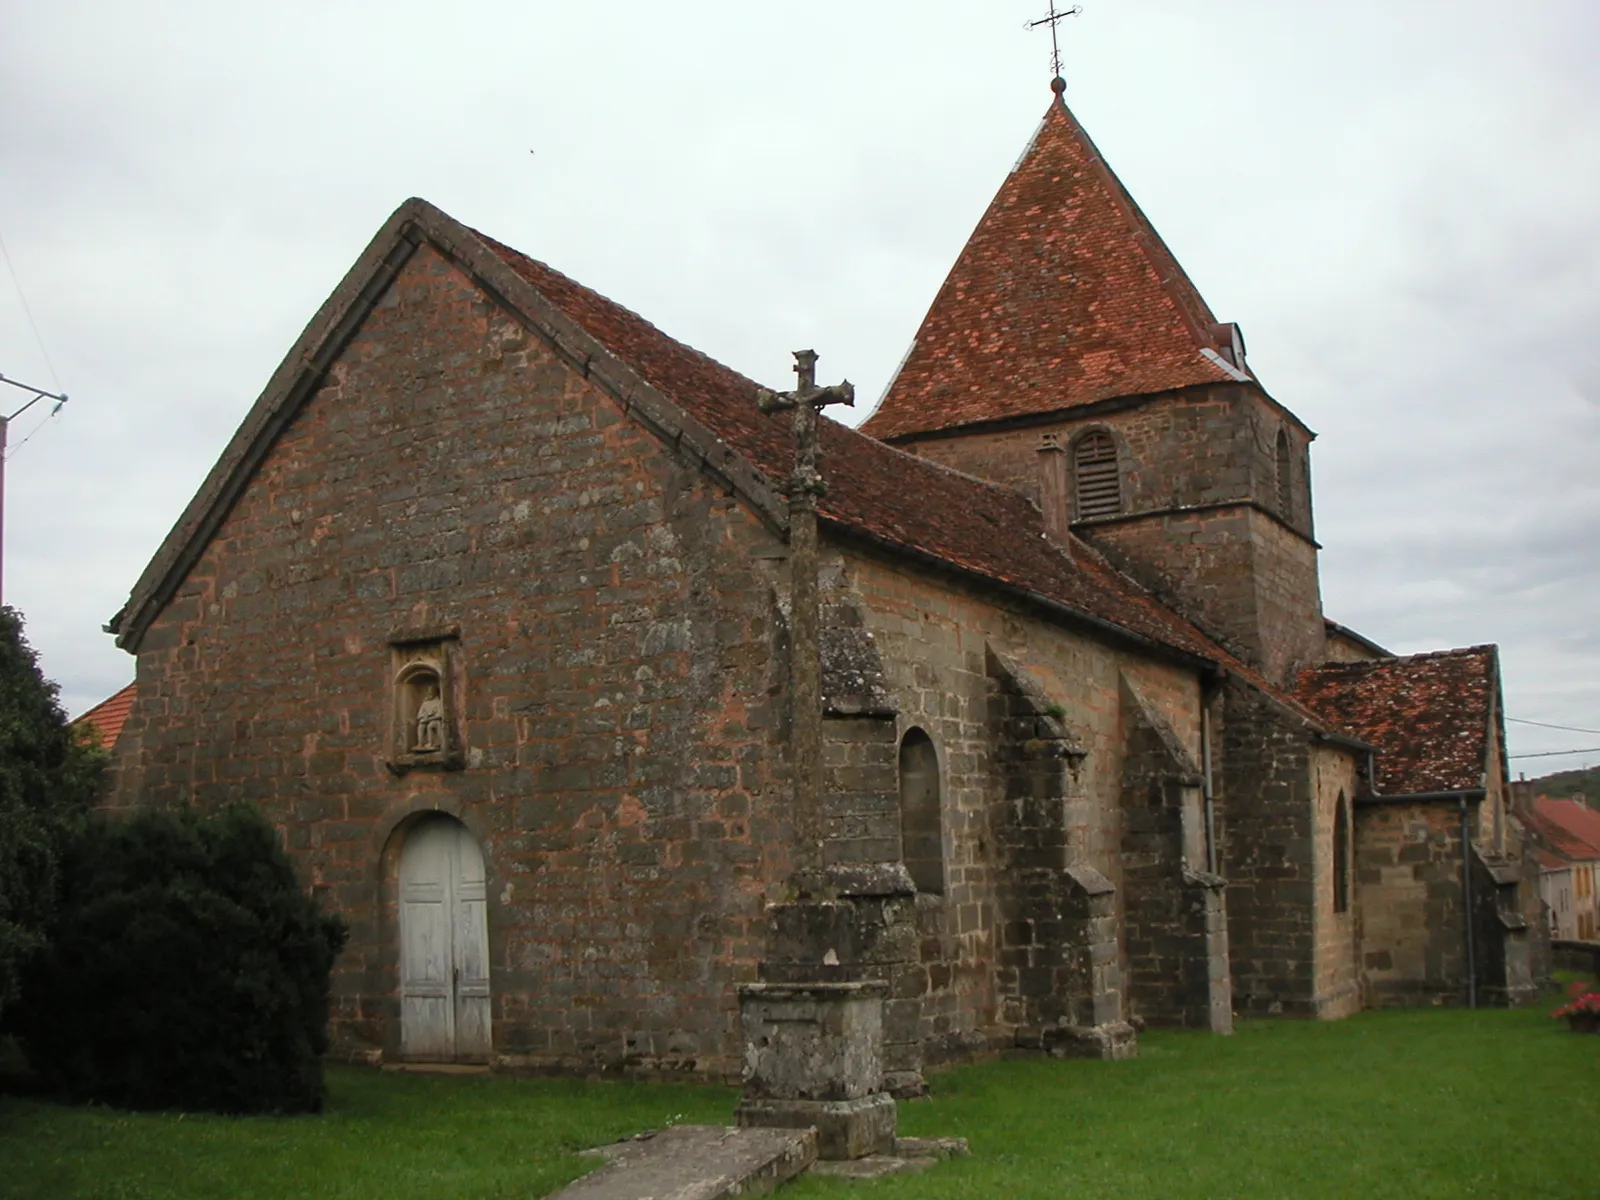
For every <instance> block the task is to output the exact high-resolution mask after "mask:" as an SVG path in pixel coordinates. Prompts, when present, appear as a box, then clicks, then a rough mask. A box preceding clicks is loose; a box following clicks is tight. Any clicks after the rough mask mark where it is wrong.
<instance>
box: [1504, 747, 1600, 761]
mask: <svg viewBox="0 0 1600 1200" xmlns="http://www.w3.org/2000/svg"><path fill="white" fill-rule="evenodd" d="M1563 754H1600V746H1587V747H1584V748H1583V749H1581V750H1540V751H1539V752H1538V753H1537V754H1508V755H1506V757H1507V758H1560V757H1561V756H1562V755H1563Z"/></svg>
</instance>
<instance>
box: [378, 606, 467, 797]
mask: <svg viewBox="0 0 1600 1200" xmlns="http://www.w3.org/2000/svg"><path fill="white" fill-rule="evenodd" d="M458 638H459V635H458V633H457V632H456V630H455V629H454V628H453V627H450V628H442V629H441V628H435V629H423V630H404V631H400V632H397V633H395V634H393V635H392V636H391V637H390V639H389V669H390V676H389V678H390V681H391V683H390V687H391V689H392V692H391V698H390V710H389V712H390V717H389V746H390V751H389V755H388V758H387V762H388V766H389V769H390V770H392V771H395V772H396V773H403V772H405V771H408V770H412V769H414V768H423V769H429V770H445V771H459V770H461V769H463V768H464V767H465V766H466V750H465V747H464V746H463V744H462V739H463V733H464V730H463V728H462V726H461V716H460V713H459V712H458V710H457V708H456V705H457V703H458V702H459V698H460V696H461V686H462V680H461V674H460V670H461V668H460V643H459V640H458Z"/></svg>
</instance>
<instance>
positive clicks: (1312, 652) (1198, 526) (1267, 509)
mask: <svg viewBox="0 0 1600 1200" xmlns="http://www.w3.org/2000/svg"><path fill="white" fill-rule="evenodd" d="M1280 430H1282V431H1284V432H1285V434H1286V436H1287V437H1288V438H1289V443H1290V455H1289V467H1290V486H1289V494H1290V506H1289V509H1288V510H1287V512H1280V511H1279V507H1278V495H1277V462H1276V448H1277V435H1278V432H1279V431H1280ZM1092 431H1104V432H1106V433H1109V434H1110V435H1111V437H1112V438H1113V439H1114V441H1115V442H1116V445H1117V456H1118V469H1119V473H1120V479H1121V485H1122V506H1123V507H1122V515H1120V516H1114V517H1097V518H1092V519H1090V520H1087V521H1082V522H1077V521H1076V516H1077V514H1076V511H1075V510H1074V512H1073V516H1074V518H1075V523H1074V529H1075V530H1076V531H1077V532H1079V533H1080V534H1082V535H1084V536H1086V537H1088V538H1089V539H1090V540H1091V541H1093V542H1094V543H1095V545H1097V546H1099V547H1100V548H1102V549H1103V550H1104V551H1105V552H1106V553H1107V554H1108V555H1110V556H1111V557H1112V559H1113V560H1114V561H1115V562H1116V563H1117V565H1118V566H1120V567H1122V568H1123V569H1124V570H1126V571H1128V572H1129V573H1130V574H1132V575H1133V576H1134V577H1135V578H1137V579H1138V580H1139V581H1140V582H1141V583H1142V584H1144V585H1145V586H1146V587H1148V588H1150V589H1151V590H1152V591H1154V592H1155V593H1156V594H1157V595H1160V596H1162V597H1163V598H1164V599H1166V600H1167V601H1168V602H1169V603H1170V604H1172V605H1173V606H1174V607H1176V608H1178V609H1179V610H1180V611H1182V612H1184V613H1187V614H1188V615H1190V616H1191V617H1193V618H1194V619H1195V620H1197V621H1199V622H1200V623H1201V624H1202V625H1204V626H1205V627H1206V628H1207V629H1208V630H1210V631H1212V632H1213V633H1215V634H1217V635H1218V636H1220V637H1222V638H1223V639H1225V640H1227V641H1228V643H1229V644H1230V646H1232V647H1233V648H1235V649H1236V650H1237V651H1238V652H1239V653H1241V654H1243V655H1244V656H1245V657H1247V658H1249V659H1250V660H1251V661H1252V662H1254V663H1256V664H1258V665H1259V666H1261V667H1262V669H1263V671H1264V672H1265V673H1266V674H1267V675H1268V676H1269V677H1270V678H1273V679H1276V680H1278V681H1279V682H1284V681H1287V680H1288V679H1289V677H1290V675H1291V673H1292V670H1293V669H1294V668H1295V667H1297V666H1301V665H1305V664H1308V663H1312V662H1320V661H1321V660H1322V658H1323V655H1324V637H1325V634H1324V629H1323V624H1322V608H1321V599H1320V592H1319V586H1320V585H1319V582H1318V578H1317V560H1316V548H1315V546H1314V545H1313V544H1312V543H1311V542H1310V541H1309V540H1308V539H1309V538H1310V536H1311V500H1310V480H1309V474H1308V473H1309V469H1310V468H1309V466H1308V463H1309V461H1310V460H1309V458H1308V454H1307V451H1308V447H1309V438H1308V436H1307V435H1306V433H1305V432H1304V431H1303V430H1301V429H1300V427H1299V426H1298V425H1297V424H1295V423H1294V422H1293V421H1289V420H1286V419H1285V418H1283V417H1282V415H1281V414H1280V413H1279V411H1278V410H1277V409H1276V408H1274V407H1273V406H1272V405H1271V404H1269V403H1268V402H1267V401H1266V400H1265V399H1263V398H1262V397H1261V396H1260V395H1259V394H1258V393H1257V392H1256V391H1255V389H1253V388H1248V387H1238V386H1231V385H1230V386H1220V387H1212V388H1196V389H1191V390H1189V391H1185V392H1173V393H1162V394H1159V395H1154V396H1149V397H1140V398H1138V399H1137V400H1136V401H1133V402H1118V403H1108V404H1104V405H1093V406H1087V408H1086V410H1084V411H1082V412H1075V414H1074V415H1073V417H1072V418H1071V419H1070V420H1059V419H1058V420H1053V421H1050V422H1046V423H1040V424H1031V425H1028V426H1026V427H1022V428H1014V429H1005V430H999V431H994V432H984V433H971V434H965V435H961V436H957V437H930V438H927V439H925V440H922V441H918V442H915V443H912V444H910V445H909V446H908V449H911V450H912V451H913V452H915V453H917V454H919V455H921V456H922V457H924V458H928V459H931V460H933V461H935V462H939V463H943V464H944V465H946V466H950V467H954V468H955V469H957V470H960V471H965V472H966V473H968V474H970V475H977V476H980V477H981V478H985V479H991V480H994V481H995V482H998V483H1004V484H1008V485H1010V486H1012V487H1015V488H1017V489H1019V490H1020V491H1022V492H1023V493H1025V494H1026V495H1028V496H1029V497H1030V498H1032V499H1033V500H1034V502H1035V503H1045V502H1046V501H1045V500H1044V499H1043V497H1042V493H1041V488H1040V462H1039V459H1040V455H1039V449H1038V447H1039V446H1040V444H1041V442H1042V441H1043V440H1044V439H1046V438H1051V439H1054V441H1055V442H1056V443H1057V444H1059V445H1061V446H1063V447H1066V448H1067V449H1068V452H1069V453H1068V468H1067V469H1068V471H1069V473H1070V471H1071V466H1070V463H1071V454H1070V451H1071V447H1072V444H1073V441H1074V439H1076V438H1077V437H1079V436H1081V435H1083V434H1085V433H1088V432H1092ZM1069 493H1070V488H1069ZM1239 502H1243V504H1240V503H1239ZM1068 504H1069V506H1071V505H1072V504H1073V502H1072V501H1071V499H1070V498H1069V500H1068ZM1251 504H1254V505H1256V506H1259V507H1251V506H1250V505H1251Z"/></svg>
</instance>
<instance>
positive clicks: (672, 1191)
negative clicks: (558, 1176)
mask: <svg viewBox="0 0 1600 1200" xmlns="http://www.w3.org/2000/svg"><path fill="white" fill-rule="evenodd" d="M589 1153H594V1154H599V1155H601V1156H603V1157H604V1158H605V1159H606V1164H605V1165H604V1166H603V1167H601V1168H600V1169H599V1170H597V1171H595V1172H593V1173H592V1174H589V1175H585V1176H584V1177H583V1178H582V1179H578V1180H575V1181H574V1182H572V1183H570V1184H568V1185H567V1186H566V1187H565V1188H563V1189H562V1190H561V1191H559V1192H556V1193H555V1194H554V1195H553V1196H552V1197H551V1198H550V1200H724V1197H735V1196H737V1197H740V1200H744V1198H745V1197H749V1196H762V1195H765V1194H766V1193H767V1192H770V1191H771V1190H772V1189H773V1188H775V1187H777V1186H778V1185H779V1184H781V1183H784V1182H785V1181H787V1180H789V1179H792V1178H793V1177H794V1176H796V1175H798V1174H800V1173H801V1172H802V1171H804V1170H805V1169H806V1168H807V1167H809V1166H810V1165H811V1164H812V1163H813V1162H815V1161H816V1158H817V1131H816V1130H815V1129H729V1128H724V1127H723V1126H721V1125H673V1126H671V1127H669V1128H667V1129H662V1130H659V1131H657V1132H655V1133H648V1134H641V1135H640V1136H639V1137H636V1138H630V1139H629V1140H628V1141H625V1142H617V1143H616V1144H615V1145H611V1146H603V1147H601V1148H600V1149H599V1150H595V1151H590V1152H589Z"/></svg>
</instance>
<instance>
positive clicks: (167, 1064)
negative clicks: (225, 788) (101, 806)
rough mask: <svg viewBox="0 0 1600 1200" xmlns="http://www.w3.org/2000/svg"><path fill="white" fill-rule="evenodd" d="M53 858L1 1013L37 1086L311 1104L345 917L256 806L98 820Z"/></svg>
mask: <svg viewBox="0 0 1600 1200" xmlns="http://www.w3.org/2000/svg"><path fill="white" fill-rule="evenodd" d="M63 867H64V870H63V880H64V887H63V893H62V900H61V907H60V912H59V914H58V917H57V920H56V922H55V924H54V927H53V930H52V935H51V939H50V945H49V948H48V949H47V950H46V951H45V952H44V954H43V955H41V956H40V957H39V958H38V959H37V961H36V963H35V965H34V967H33V968H32V969H31V970H30V972H29V974H28V977H27V979H26V981H25V985H24V990H23V996H22V999H21V1001H20V1002H19V1003H18V1005H17V1006H16V1012H15V1020H14V1022H13V1024H14V1027H15V1028H16V1030H17V1032H18V1034H19V1035H20V1037H21V1039H22V1042H23V1045H24V1047H25V1049H26V1050H27V1052H28V1057H29V1060H30V1061H31V1063H32V1064H33V1067H34V1069H35V1071H37V1072H38V1073H39V1075H40V1076H41V1078H42V1079H43V1080H44V1082H45V1083H46V1085H47V1086H49V1087H51V1088H53V1089H54V1090H55V1091H56V1092H57V1093H59V1094H61V1095H62V1096H63V1097H65V1098H67V1099H72V1100H95V1101H100V1102H103V1103H107V1104H114V1105H118V1106H120V1107H125V1108H184V1109H204V1110H211V1111H217V1112H303V1111H316V1110H317V1109H319V1108H320V1107H321V1105H322V1097H323V1082H322V1061H321V1055H322V1054H323V1052H324V1051H325V1050H326V1049H327V1027H328V993H329V973H330V971H331V970H332V967H333V962H334V959H335V958H336V957H337V955H338V953H339V949H340V947H342V946H343V944H344V940H345V936H346V933H345V928H344V924H343V922H342V921H341V920H340V919H339V918H338V917H336V916H330V915H325V914H324V913H322V912H321V910H320V909H319V907H318V905H317V903H316V902H315V901H314V900H313V899H312V898H311V897H310V896H309V895H307V894H306V893H305V892H304V891H303V890H301V888H300V885H299V882H298V881H297V880H296V878H295V873H294V868H293V866H292V864H291V863H290V861H289V857H288V855H287V853H286V852H285V851H284V849H283V846H282V844H281V843H280V841H279V839H278V835H277V832H276V831H275V830H274V829H273V828H272V826H271V825H270V824H268V823H267V821H266V819H265V818H264V817H262V816H261V815H260V813H258V812H257V811H256V810H255V809H253V808H250V807H247V806H244V805H235V806H232V807H229V808H225V809H223V810H221V811H219V812H217V813H214V814H211V815H209V816H202V815H200V814H198V813H196V812H195V811H193V810H190V809H180V810H176V811H168V810H143V811H140V812H137V813H135V814H133V815H132V816H129V817H122V818H104V817H102V818H98V819H95V820H92V821H90V822H87V823H86V824H85V826H84V828H83V829H82V831H81V832H80V833H79V835H78V836H77V837H76V838H75V839H74V842H73V844H72V845H71V847H70V848H69V851H68V854H67V856H66V859H65V861H64V863H63Z"/></svg>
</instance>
